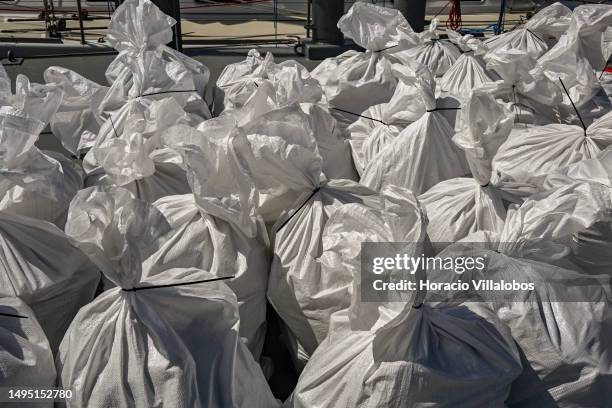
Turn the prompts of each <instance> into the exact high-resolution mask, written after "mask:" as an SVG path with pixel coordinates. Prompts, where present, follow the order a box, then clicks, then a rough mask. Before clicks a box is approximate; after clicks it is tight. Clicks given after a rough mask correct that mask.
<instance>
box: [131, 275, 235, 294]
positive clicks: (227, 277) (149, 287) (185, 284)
mask: <svg viewBox="0 0 612 408" xmlns="http://www.w3.org/2000/svg"><path fill="white" fill-rule="evenodd" d="M233 278H234V276H224V277H222V278H212V279H203V280H199V281H194V282H182V283H169V284H167V285H153V286H140V287H138V286H137V287H135V288H130V289H125V288H121V290H122V291H124V292H136V291H138V290H146V289H159V288H173V287H175V286H187V285H197V284H198V283H206V282H216V281H222V280H228V279H233Z"/></svg>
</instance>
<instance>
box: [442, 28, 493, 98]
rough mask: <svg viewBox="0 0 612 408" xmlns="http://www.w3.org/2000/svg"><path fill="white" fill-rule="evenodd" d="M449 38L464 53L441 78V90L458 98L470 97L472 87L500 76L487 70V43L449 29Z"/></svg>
mask: <svg viewBox="0 0 612 408" xmlns="http://www.w3.org/2000/svg"><path fill="white" fill-rule="evenodd" d="M448 35H449V39H450V40H451V41H453V42H454V43H455V44H457V46H458V47H459V48H461V50H463V54H462V55H461V56H460V57H459V58H457V60H456V61H455V63H454V64H453V65H452V66H451V67H450V69H449V70H448V71H446V73H445V74H444V75H443V76H442V78H440V80H439V85H440V90H441V91H442V92H443V93H445V94H448V95H450V96H453V97H455V98H457V99H465V98H467V97H469V95H470V92H471V91H472V89H475V88H479V87H481V86H482V85H484V84H486V83H489V82H493V81H495V80H497V79H498V76H497V75H496V74H495V73H494V72H491V71H489V70H487V67H486V64H485V61H484V60H483V55H484V54H485V53H486V52H487V51H488V50H487V47H486V45H484V43H483V42H482V41H480V40H479V39H477V38H474V37H473V36H472V35H470V34H467V35H465V36H463V37H461V36H460V35H459V34H457V33H455V32H453V31H448Z"/></svg>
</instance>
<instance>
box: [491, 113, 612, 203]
mask: <svg viewBox="0 0 612 408" xmlns="http://www.w3.org/2000/svg"><path fill="white" fill-rule="evenodd" d="M611 143H612V113H608V114H606V115H604V116H602V117H601V118H599V119H597V120H596V121H595V122H593V123H592V124H591V125H590V126H588V127H587V128H586V129H585V128H583V127H581V126H576V125H565V124H550V125H545V126H528V127H526V128H522V127H517V128H515V129H513V130H512V132H511V134H510V136H509V137H508V139H507V140H506V141H505V142H504V143H503V144H502V145H501V146H500V148H499V150H498V152H497V154H496V155H495V157H494V158H493V177H492V179H491V182H492V183H493V184H494V185H495V186H497V187H498V188H500V189H502V190H504V191H506V192H508V193H509V194H512V195H514V196H517V197H527V196H529V195H531V194H534V193H536V192H537V191H539V186H541V185H542V183H543V182H544V179H545V178H546V176H547V175H548V174H550V173H551V172H552V171H555V170H557V169H560V168H562V167H565V166H567V165H569V164H572V163H575V162H578V161H581V160H585V159H590V158H594V157H596V156H597V155H598V154H599V153H600V152H601V151H602V150H603V149H605V148H606V147H607V146H609V145H610V144H611Z"/></svg>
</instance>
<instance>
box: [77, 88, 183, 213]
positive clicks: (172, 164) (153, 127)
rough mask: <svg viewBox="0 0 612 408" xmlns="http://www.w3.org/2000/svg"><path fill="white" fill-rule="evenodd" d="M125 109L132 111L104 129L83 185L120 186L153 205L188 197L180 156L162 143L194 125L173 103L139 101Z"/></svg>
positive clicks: (90, 155) (88, 156)
mask: <svg viewBox="0 0 612 408" xmlns="http://www.w3.org/2000/svg"><path fill="white" fill-rule="evenodd" d="M126 107H129V109H124V110H122V111H120V112H119V114H116V115H113V116H112V117H111V118H110V119H109V120H108V121H107V122H106V123H105V124H104V125H103V126H102V128H101V130H100V134H99V135H98V138H97V139H96V141H95V144H94V145H93V146H92V148H91V149H90V150H89V151H88V152H87V154H86V155H85V158H84V161H83V167H84V169H85V171H86V172H87V178H86V180H85V185H86V186H87V187H90V186H95V185H117V186H122V187H124V188H126V189H128V190H130V191H132V193H134V194H135V195H136V196H137V197H138V198H140V199H142V200H144V201H147V202H150V203H151V202H153V201H155V200H157V199H159V198H161V197H165V196H168V195H174V194H187V193H189V192H190V191H191V190H190V189H189V184H188V183H187V176H186V174H185V170H184V169H183V165H182V158H181V156H180V155H179V154H178V153H176V152H174V151H173V150H171V149H169V148H167V147H164V146H163V145H162V143H161V139H160V137H161V135H162V134H164V132H166V131H167V130H168V129H169V128H170V127H172V126H174V125H177V124H188V123H189V124H190V123H192V121H191V120H192V119H191V118H190V117H189V116H188V115H187V114H186V113H185V111H184V110H183V109H182V108H181V107H180V105H179V104H178V103H177V102H176V101H175V100H174V99H172V98H166V99H162V100H156V101H138V102H133V103H129V104H128V105H126ZM113 117H115V119H114V120H113ZM115 132H116V133H115Z"/></svg>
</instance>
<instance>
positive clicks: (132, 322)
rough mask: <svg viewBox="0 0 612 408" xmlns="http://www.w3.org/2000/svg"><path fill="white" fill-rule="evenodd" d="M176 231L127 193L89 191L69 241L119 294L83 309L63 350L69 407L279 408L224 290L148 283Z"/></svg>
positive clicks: (183, 275) (166, 279)
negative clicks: (147, 264)
mask: <svg viewBox="0 0 612 408" xmlns="http://www.w3.org/2000/svg"><path fill="white" fill-rule="evenodd" d="M168 227H169V226H168V224H167V223H166V222H165V220H164V218H163V216H162V215H161V214H160V213H159V212H158V211H157V210H155V209H154V208H153V207H151V206H150V205H148V204H147V203H145V202H143V201H140V200H137V199H134V198H133V196H132V195H131V194H130V193H129V192H128V191H127V190H123V189H121V188H110V189H108V188H101V187H95V188H90V189H86V190H82V191H81V192H80V193H79V194H78V195H77V196H76V197H75V199H74V200H73V202H72V203H71V207H70V214H69V217H68V223H67V226H66V231H67V233H68V235H69V236H70V237H71V238H72V239H73V240H74V241H75V242H76V243H77V245H79V247H81V248H82V249H83V251H84V252H85V253H86V254H87V255H88V256H89V257H90V258H91V259H92V261H94V262H95V263H96V265H97V266H98V267H99V268H100V269H101V270H102V271H103V273H104V274H105V275H106V276H107V277H108V278H109V279H111V280H112V281H113V282H114V283H115V284H117V286H119V287H117V288H114V289H111V290H109V291H106V292H104V293H103V294H102V295H101V296H99V297H98V298H96V299H95V300H94V301H93V302H92V303H90V304H89V305H87V306H86V307H84V308H82V309H81V310H80V312H79V314H78V315H77V316H76V317H75V320H74V321H73V323H72V325H71V326H70V328H69V330H68V332H67V333H66V336H65V338H64V340H63V341H62V345H61V347H60V352H59V355H58V357H57V367H58V374H59V376H60V385H61V386H63V387H65V388H72V389H73V390H74V392H73V397H72V399H71V400H70V401H69V403H68V406H75V407H80V406H84V405H88V406H134V407H150V406H155V405H159V404H162V403H165V402H167V401H172V403H171V404H172V406H176V407H212V406H224V407H225V406H227V407H252V406H256V407H277V406H278V405H279V404H278V403H277V401H275V400H274V398H273V397H272V395H271V392H270V389H269V388H268V385H267V384H266V382H265V379H264V377H263V374H262V372H261V369H260V368H259V366H258V365H257V364H256V363H255V361H254V360H253V358H252V356H251V354H250V352H249V351H248V350H247V348H246V346H245V345H243V344H242V342H241V341H240V338H239V336H238V330H239V318H238V307H237V304H236V298H235V296H234V294H233V293H232V291H231V290H230V289H229V288H227V286H226V285H225V284H224V283H223V282H201V283H193V281H192V280H191V278H192V277H193V273H194V272H193V270H190V269H178V268H177V269H169V270H167V271H165V272H164V273H161V274H158V275H156V276H155V277H152V278H145V277H144V276H143V275H142V265H141V260H142V259H143V258H145V257H146V256H147V255H148V254H149V253H150V251H151V249H152V248H153V247H155V245H156V243H157V241H158V240H159V239H160V237H161V236H162V235H163V234H164V233H165V232H167V230H168ZM198 273H200V274H202V276H205V275H206V273H205V272H203V271H199V272H198ZM208 277H209V278H213V276H212V275H209V276H208ZM153 286H155V287H153ZM142 288H145V289H142ZM101 379H103V381H100V380H101Z"/></svg>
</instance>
